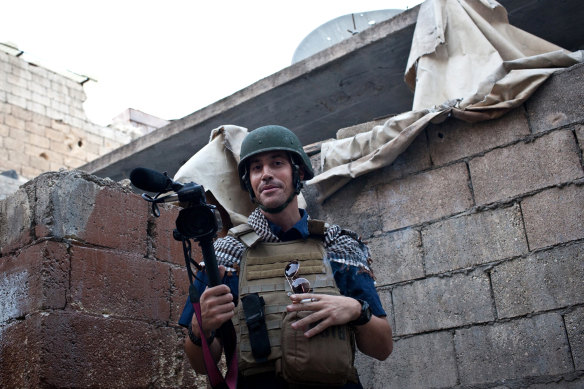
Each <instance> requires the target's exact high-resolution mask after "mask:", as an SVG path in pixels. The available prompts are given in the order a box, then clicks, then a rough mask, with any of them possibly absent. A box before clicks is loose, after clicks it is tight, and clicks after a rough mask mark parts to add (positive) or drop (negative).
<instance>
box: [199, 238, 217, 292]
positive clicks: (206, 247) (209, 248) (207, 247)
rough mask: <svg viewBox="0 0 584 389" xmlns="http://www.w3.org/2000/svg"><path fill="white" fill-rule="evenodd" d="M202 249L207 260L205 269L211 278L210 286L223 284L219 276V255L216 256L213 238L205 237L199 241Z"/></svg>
mask: <svg viewBox="0 0 584 389" xmlns="http://www.w3.org/2000/svg"><path fill="white" fill-rule="evenodd" d="M199 246H201V251H202V252H203V260H204V261H205V271H206V272H207V277H208V278H209V286H217V285H219V284H221V279H220V278H219V267H218V266H217V257H216V256H215V249H214V248H213V240H212V239H211V238H204V239H201V240H200V241H199Z"/></svg>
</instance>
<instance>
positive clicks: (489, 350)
mask: <svg viewBox="0 0 584 389" xmlns="http://www.w3.org/2000/svg"><path fill="white" fill-rule="evenodd" d="M454 344H455V348H456V356H457V358H456V359H457V361H458V372H459V375H460V383H461V384H462V385H463V386H472V385H480V384H487V383H493V382H498V381H502V380H505V381H509V380H513V379H520V378H525V377H533V376H543V375H554V374H561V373H565V372H568V371H571V370H572V360H571V356H570V351H569V347H568V344H567V339H566V334H565V329H564V325H563V321H562V317H561V316H560V315H559V314H555V313H550V314H545V315H538V316H535V317H531V318H525V319H520V320H514V321H510V322H506V323H496V324H493V325H487V326H473V327H470V328H463V329H459V330H456V332H455V336H454Z"/></svg>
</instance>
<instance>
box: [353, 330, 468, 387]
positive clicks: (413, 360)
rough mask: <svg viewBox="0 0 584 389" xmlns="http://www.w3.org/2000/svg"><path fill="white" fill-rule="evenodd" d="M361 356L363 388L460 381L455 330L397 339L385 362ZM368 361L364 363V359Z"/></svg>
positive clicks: (447, 384)
mask: <svg viewBox="0 0 584 389" xmlns="http://www.w3.org/2000/svg"><path fill="white" fill-rule="evenodd" d="M365 358H367V357H362V358H360V359H358V362H359V364H358V365H357V369H358V371H359V376H360V380H361V384H362V385H363V387H364V388H399V389H418V388H451V387H456V385H457V378H458V377H457V371H456V370H457V369H456V359H455V353H454V342H453V340H452V334H450V333H448V332H436V333H431V334H425V335H418V336H413V337H409V338H405V339H400V340H397V341H396V342H395V343H394V351H393V353H392V354H391V355H390V356H389V358H388V359H387V360H385V361H383V362H379V361H375V360H372V359H371V358H369V359H370V360H371V362H369V364H366V363H367V362H365V361H364V359H365ZM362 360H363V362H365V363H361V361H362Z"/></svg>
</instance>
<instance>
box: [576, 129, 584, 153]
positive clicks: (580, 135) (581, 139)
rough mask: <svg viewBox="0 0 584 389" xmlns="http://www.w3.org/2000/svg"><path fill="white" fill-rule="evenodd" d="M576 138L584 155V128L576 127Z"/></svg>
mask: <svg viewBox="0 0 584 389" xmlns="http://www.w3.org/2000/svg"><path fill="white" fill-rule="evenodd" d="M576 138H577V139H578V145H579V146H580V150H581V151H582V153H584V126H582V125H579V126H576Z"/></svg>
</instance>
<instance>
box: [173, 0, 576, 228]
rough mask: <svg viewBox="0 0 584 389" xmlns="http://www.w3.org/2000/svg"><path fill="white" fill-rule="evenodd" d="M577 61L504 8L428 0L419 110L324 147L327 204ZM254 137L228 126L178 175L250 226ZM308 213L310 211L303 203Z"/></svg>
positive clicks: (423, 14) (509, 104)
mask: <svg viewBox="0 0 584 389" xmlns="http://www.w3.org/2000/svg"><path fill="white" fill-rule="evenodd" d="M583 60H584V59H583V52H582V51H579V52H575V53H571V52H568V51H566V50H563V49H562V48H560V47H558V46H556V45H553V44H551V43H549V42H546V41H544V40H542V39H540V38H538V37H536V36H533V35H531V34H528V33H526V32H525V31H522V30H520V29H518V28H516V27H513V26H511V25H510V24H509V21H508V18H507V12H506V10H505V9H504V8H503V7H502V6H501V5H500V4H499V3H497V2H496V1H494V0H426V1H425V2H424V3H423V4H422V5H421V7H420V11H419V14H418V20H417V23H416V29H415V31H414V37H413V41H412V47H411V50H410V56H409V59H408V63H407V68H406V70H405V80H406V83H407V84H408V85H409V86H410V87H411V88H412V89H414V103H413V107H412V111H409V112H405V113H402V114H400V115H397V116H394V117H392V118H390V119H389V120H387V121H386V122H385V123H384V124H383V125H381V126H375V127H373V128H372V129H371V130H369V131H367V132H363V133H360V134H357V135H355V136H353V137H350V138H346V139H339V140H333V141H330V142H326V143H323V144H322V147H321V164H322V166H321V167H322V171H323V173H321V174H319V175H317V176H315V177H314V178H313V179H312V180H310V181H308V182H307V184H309V185H315V186H316V188H317V189H318V192H319V195H320V196H319V200H320V201H323V200H325V199H326V198H327V197H329V196H330V195H331V194H333V193H334V192H335V191H337V190H338V189H340V188H341V187H342V186H344V185H345V184H347V183H348V182H349V181H350V180H351V179H353V178H356V177H359V176H361V175H363V174H366V173H368V172H371V171H374V170H376V169H379V168H381V167H384V166H387V165H389V164H391V163H392V162H393V161H394V160H395V159H396V158H397V157H398V156H399V155H400V154H401V153H402V152H403V151H405V149H406V148H407V147H408V146H409V145H410V144H411V143H412V141H413V140H414V139H415V138H416V137H417V136H418V135H419V134H420V132H422V131H423V129H424V128H425V127H426V126H427V125H428V124H429V123H440V122H443V121H444V120H446V119H447V118H448V117H455V118H458V119H462V120H465V121H469V122H476V121H481V120H488V119H493V118H497V117H500V116H501V115H503V114H504V113H506V112H508V111H509V110H511V109H513V108H515V107H518V106H520V105H521V104H523V102H525V100H527V99H528V98H529V96H531V94H532V93H533V92H534V91H535V90H536V89H537V88H538V87H539V86H540V85H541V84H542V83H543V82H544V81H545V80H546V79H547V78H548V77H549V76H550V75H551V74H552V73H553V72H555V71H557V70H559V69H562V68H566V67H569V66H572V65H574V64H577V63H579V62H582V61H583ZM246 134H247V129H245V128H243V127H238V126H233V125H225V126H221V127H219V128H216V129H214V130H213V131H212V133H211V137H210V142H209V144H208V145H206V146H205V147H204V148H203V149H201V150H200V151H199V152H197V153H196V154H195V155H194V156H193V157H192V158H191V159H190V160H189V161H188V162H187V163H185V164H184V165H183V166H182V167H181V168H180V169H179V171H178V172H177V174H176V175H175V177H174V179H175V180H176V181H179V182H189V181H194V182H197V183H199V184H201V185H203V186H204V187H205V189H206V190H207V191H209V192H210V193H212V194H213V195H214V197H215V198H216V199H217V201H218V202H219V204H220V205H222V206H223V208H225V210H226V211H227V212H228V213H229V215H230V217H231V221H232V223H233V225H238V224H240V223H243V222H245V220H246V219H247V215H249V213H250V212H251V211H252V210H253V209H254V207H255V206H254V205H253V204H252V203H251V202H250V199H249V195H248V194H247V192H245V191H244V190H243V189H241V187H240V185H239V178H238V174H237V163H238V161H239V150H240V146H241V142H242V140H243V138H244V137H245V135H246ZM299 202H300V204H301V206H302V205H304V204H305V201H304V199H303V198H300V201H299Z"/></svg>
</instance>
